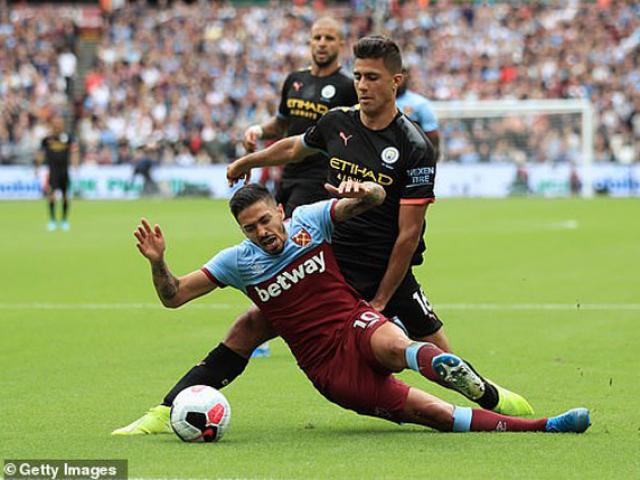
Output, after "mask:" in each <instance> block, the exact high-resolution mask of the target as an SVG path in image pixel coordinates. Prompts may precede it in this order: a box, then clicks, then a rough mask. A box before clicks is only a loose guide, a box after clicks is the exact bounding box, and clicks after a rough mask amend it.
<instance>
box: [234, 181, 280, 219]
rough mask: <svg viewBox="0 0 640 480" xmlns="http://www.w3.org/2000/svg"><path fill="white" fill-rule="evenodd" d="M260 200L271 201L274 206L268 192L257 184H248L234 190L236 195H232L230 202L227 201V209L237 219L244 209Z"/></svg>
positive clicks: (273, 200) (271, 196)
mask: <svg viewBox="0 0 640 480" xmlns="http://www.w3.org/2000/svg"><path fill="white" fill-rule="evenodd" d="M261 200H266V201H267V202H269V201H271V202H273V203H274V204H275V199H274V198H273V195H271V193H270V192H269V190H267V189H266V188H265V187H263V186H262V185H258V184H257V183H248V184H246V185H244V186H243V187H240V188H239V189H238V190H236V193H234V194H233V196H232V197H231V200H229V208H230V209H231V213H232V214H233V216H234V217H235V218H238V215H239V214H240V212H242V211H243V210H244V209H245V208H248V207H250V206H251V205H253V204H254V203H257V202H259V201H261Z"/></svg>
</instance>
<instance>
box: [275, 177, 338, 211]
mask: <svg viewBox="0 0 640 480" xmlns="http://www.w3.org/2000/svg"><path fill="white" fill-rule="evenodd" d="M328 198H329V192H327V191H326V190H325V188H324V182H323V181H321V180H317V179H313V180H311V181H301V180H287V179H283V180H282V181H281V182H280V186H279V188H278V192H277V193H276V201H277V202H278V203H281V204H282V205H283V206H284V213H285V216H286V217H287V218H288V217H290V216H291V214H292V213H293V210H294V209H295V208H296V207H299V206H300V205H308V204H310V203H315V202H319V201H321V200H326V199H328Z"/></svg>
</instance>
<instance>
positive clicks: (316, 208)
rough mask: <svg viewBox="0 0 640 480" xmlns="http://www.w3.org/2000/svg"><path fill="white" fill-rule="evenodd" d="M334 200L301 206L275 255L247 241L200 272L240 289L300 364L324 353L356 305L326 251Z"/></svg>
mask: <svg viewBox="0 0 640 480" xmlns="http://www.w3.org/2000/svg"><path fill="white" fill-rule="evenodd" d="M336 203H337V200H326V201H323V202H318V203H314V204H311V205H304V206H301V207H298V208H297V209H296V210H294V212H293V215H292V217H291V219H290V220H289V221H287V222H285V228H286V229H287V241H286V242H285V245H284V249H283V250H282V252H280V253H278V254H270V253H267V252H265V251H264V250H263V249H262V248H260V247H259V246H258V245H256V244H255V243H253V242H251V241H250V240H245V241H243V242H242V243H240V244H239V245H236V246H234V247H231V248H227V249H225V250H223V251H222V252H220V253H218V254H217V255H216V256H215V257H213V258H212V259H211V260H209V261H208V262H207V263H206V264H205V265H204V267H203V268H202V271H203V272H204V273H205V274H206V275H207V276H208V277H209V278H210V279H211V280H212V281H213V282H215V283H216V284H217V285H219V286H221V287H224V286H227V285H229V286H232V287H234V288H237V289H238V290H241V291H242V292H244V293H245V294H246V295H247V296H248V297H249V298H250V299H251V300H252V301H253V302H254V303H255V304H256V306H258V307H259V308H260V310H261V311H262V312H263V313H264V315H265V316H266V317H267V318H268V320H269V321H270V322H271V324H272V326H273V327H274V328H275V329H276V331H277V332H278V334H279V335H280V336H282V338H283V339H284V340H285V341H286V342H287V344H288V345H289V348H291V351H292V352H293V354H294V355H295V357H296V359H297V360H298V363H299V364H300V366H301V368H303V369H307V368H310V367H312V366H313V365H315V364H316V363H317V362H319V361H322V359H324V358H325V356H327V355H330V348H329V345H330V344H331V342H334V341H335V340H336V338H337V337H338V335H339V334H340V331H341V329H342V328H343V325H344V323H345V314H349V313H350V312H352V311H354V310H356V309H357V308H358V307H359V306H361V302H362V301H361V300H360V298H359V296H358V294H357V293H356V292H355V290H353V288H351V287H350V286H349V285H348V284H347V283H346V282H345V280H344V278H343V277H342V274H341V273H340V269H339V268H338V265H337V262H336V260H335V257H334V255H333V252H332V250H331V237H332V234H333V224H334V218H333V211H334V208H335V205H336Z"/></svg>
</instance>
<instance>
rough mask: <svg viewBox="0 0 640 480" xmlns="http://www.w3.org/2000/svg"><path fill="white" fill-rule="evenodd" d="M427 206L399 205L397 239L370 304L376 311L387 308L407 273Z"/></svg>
mask: <svg viewBox="0 0 640 480" xmlns="http://www.w3.org/2000/svg"><path fill="white" fill-rule="evenodd" d="M427 206H428V204H424V205H400V212H399V214H398V237H397V239H396V242H395V244H394V246H393V250H392V251H391V256H390V257H389V263H388V264H387V270H386V271H385V274H384V276H383V277H382V281H381V282H380V286H379V287H378V291H377V292H376V295H375V297H374V298H373V299H372V300H371V302H370V303H371V305H372V306H373V307H374V308H376V309H377V310H383V309H384V308H385V307H386V306H387V303H388V302H389V300H390V299H391V297H392V296H393V294H394V293H395V291H396V290H397V288H398V286H399V285H400V283H401V282H402V279H403V278H404V277H405V276H406V274H407V272H408V271H409V266H410V265H411V258H412V257H413V252H415V250H416V247H417V246H418V243H419V242H420V237H421V236H422V225H423V223H424V216H425V213H426V211H427Z"/></svg>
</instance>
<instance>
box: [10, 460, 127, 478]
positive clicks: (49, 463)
mask: <svg viewBox="0 0 640 480" xmlns="http://www.w3.org/2000/svg"><path fill="white" fill-rule="evenodd" d="M4 478H5V479H6V480H20V479H25V480H26V479H29V480H33V479H41V480H103V479H104V480H126V479H127V460H42V459H30V460H5V461H4Z"/></svg>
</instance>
